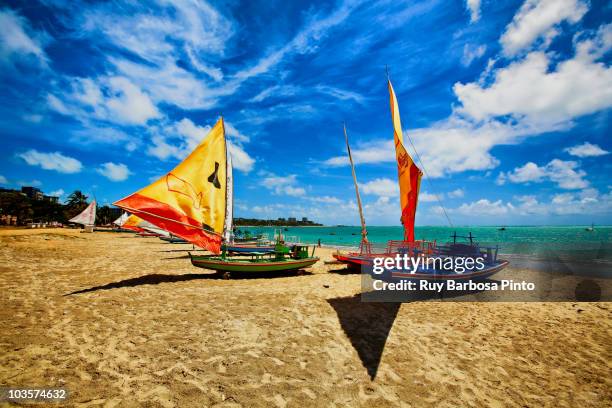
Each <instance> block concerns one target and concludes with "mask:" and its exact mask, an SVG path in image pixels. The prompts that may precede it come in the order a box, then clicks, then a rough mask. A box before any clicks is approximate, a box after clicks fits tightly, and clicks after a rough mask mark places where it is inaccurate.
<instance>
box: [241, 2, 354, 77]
mask: <svg viewBox="0 0 612 408" xmlns="http://www.w3.org/2000/svg"><path fill="white" fill-rule="evenodd" d="M356 6H357V4H356V3H353V2H349V1H345V2H343V3H342V4H341V6H340V7H338V8H337V9H336V10H334V11H333V12H332V13H330V14H329V15H328V16H325V17H318V16H317V17H315V18H313V19H312V20H311V21H310V22H309V23H308V24H307V25H306V26H305V27H304V28H303V29H302V30H300V31H299V32H298V33H297V34H296V36H295V37H293V39H292V40H291V41H289V42H288V43H287V44H285V45H284V46H283V47H281V48H279V49H277V50H275V51H272V52H271V53H269V54H268V55H266V56H265V57H263V58H261V59H260V60H259V61H257V62H256V63H255V64H254V65H252V66H250V67H248V68H245V69H243V70H241V71H239V72H238V73H236V75H235V78H236V79H237V80H239V81H244V80H246V79H249V78H252V77H254V76H257V75H261V74H263V73H266V72H268V71H269V70H270V69H272V68H273V67H274V66H276V65H277V64H279V63H280V62H281V61H282V60H283V59H284V58H285V56H286V55H289V54H292V53H297V54H308V53H312V52H314V51H316V49H317V45H316V44H317V43H318V42H319V41H320V40H321V39H322V38H323V37H324V36H325V35H326V34H327V31H328V30H330V29H332V28H333V27H335V26H337V25H339V24H341V23H342V22H344V20H346V18H347V17H348V16H349V15H350V13H351V12H352V10H353V8H355V7H356Z"/></svg>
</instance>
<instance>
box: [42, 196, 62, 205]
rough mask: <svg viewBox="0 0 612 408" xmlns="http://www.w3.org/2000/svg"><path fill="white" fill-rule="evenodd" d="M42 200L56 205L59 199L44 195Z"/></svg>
mask: <svg viewBox="0 0 612 408" xmlns="http://www.w3.org/2000/svg"><path fill="white" fill-rule="evenodd" d="M43 200H45V201H48V202H50V203H56V204H57V202H58V200H59V197H55V196H48V195H46V196H43Z"/></svg>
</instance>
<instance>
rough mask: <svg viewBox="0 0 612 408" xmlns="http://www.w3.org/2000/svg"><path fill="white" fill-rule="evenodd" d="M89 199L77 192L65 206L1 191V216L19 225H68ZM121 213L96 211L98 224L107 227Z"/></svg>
mask: <svg viewBox="0 0 612 408" xmlns="http://www.w3.org/2000/svg"><path fill="white" fill-rule="evenodd" d="M87 199H88V197H87V196H86V195H85V194H83V193H82V192H81V191H79V190H76V191H74V192H73V193H72V194H70V195H69V196H68V199H67V200H66V203H65V204H61V203H58V202H54V201H49V200H36V199H32V198H29V197H28V196H26V195H25V194H22V193H21V192H19V191H16V190H4V191H0V215H12V216H16V217H17V225H26V224H27V223H29V222H52V221H57V222H61V223H63V224H67V223H68V220H69V219H70V218H72V217H74V216H75V215H77V214H79V213H80V212H81V211H83V210H84V209H85V207H87ZM120 213H121V211H120V210H119V209H118V208H111V207H109V206H107V205H105V206H102V207H98V208H97V210H96V224H98V225H106V224H110V223H111V222H113V220H114V219H116V218H117V217H119V214H120Z"/></svg>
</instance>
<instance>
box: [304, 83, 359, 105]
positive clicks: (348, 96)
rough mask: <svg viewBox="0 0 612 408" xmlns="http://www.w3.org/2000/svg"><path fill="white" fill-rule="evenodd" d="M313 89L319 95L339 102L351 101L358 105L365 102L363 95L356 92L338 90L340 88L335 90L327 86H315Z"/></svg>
mask: <svg viewBox="0 0 612 408" xmlns="http://www.w3.org/2000/svg"><path fill="white" fill-rule="evenodd" d="M315 89H316V90H317V91H318V92H320V93H323V94H326V95H329V96H332V97H334V98H336V99H339V100H341V101H351V100H352V101H354V102H357V103H359V104H363V102H364V101H365V98H364V97H363V95H361V94H359V93H357V92H353V91H347V90H346V89H340V88H336V87H333V86H327V85H317V87H316V88H315Z"/></svg>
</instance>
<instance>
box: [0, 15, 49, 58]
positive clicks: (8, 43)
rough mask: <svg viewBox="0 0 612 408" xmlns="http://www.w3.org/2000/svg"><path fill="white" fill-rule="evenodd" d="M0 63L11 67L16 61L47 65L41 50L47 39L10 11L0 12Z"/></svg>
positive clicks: (45, 56) (44, 54)
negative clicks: (29, 61) (30, 61)
mask: <svg viewBox="0 0 612 408" xmlns="http://www.w3.org/2000/svg"><path fill="white" fill-rule="evenodd" d="M0 27H2V30H0V61H1V62H2V63H3V64H7V65H12V64H13V63H15V62H16V60H22V61H26V62H27V61H28V59H29V60H33V61H35V62H37V63H39V64H42V65H44V66H46V65H47V61H48V59H47V55H46V53H45V51H44V50H43V46H44V43H45V42H46V41H48V39H49V37H48V36H47V35H46V34H44V33H41V32H35V31H34V30H32V29H31V27H30V25H29V23H28V21H27V20H26V19H25V18H23V17H22V16H20V15H19V14H17V13H16V12H15V11H13V10H10V9H3V10H0Z"/></svg>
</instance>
